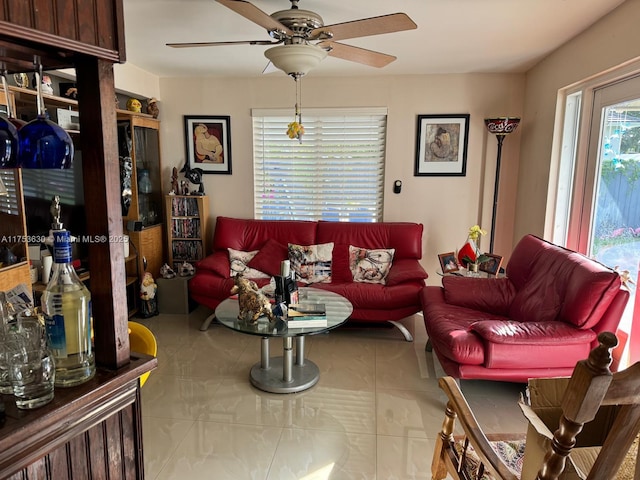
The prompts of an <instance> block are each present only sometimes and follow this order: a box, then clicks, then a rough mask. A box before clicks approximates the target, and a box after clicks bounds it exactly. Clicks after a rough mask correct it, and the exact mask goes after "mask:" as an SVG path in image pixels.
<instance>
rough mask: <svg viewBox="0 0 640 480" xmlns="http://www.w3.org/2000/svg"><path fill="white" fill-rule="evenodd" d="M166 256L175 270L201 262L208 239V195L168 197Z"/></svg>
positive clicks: (166, 198) (205, 252)
mask: <svg viewBox="0 0 640 480" xmlns="http://www.w3.org/2000/svg"><path fill="white" fill-rule="evenodd" d="M165 212H166V215H167V222H166V224H167V225H166V228H167V255H168V263H169V265H170V266H171V267H172V268H173V269H174V270H175V271H176V273H177V272H178V270H179V269H180V265H181V264H182V263H184V262H189V263H191V264H192V265H193V263H194V262H197V261H198V260H202V259H203V258H204V257H205V256H206V255H207V251H208V248H207V244H208V239H209V231H208V228H207V227H208V219H209V198H208V197H207V196H206V195H200V196H197V195H166V196H165Z"/></svg>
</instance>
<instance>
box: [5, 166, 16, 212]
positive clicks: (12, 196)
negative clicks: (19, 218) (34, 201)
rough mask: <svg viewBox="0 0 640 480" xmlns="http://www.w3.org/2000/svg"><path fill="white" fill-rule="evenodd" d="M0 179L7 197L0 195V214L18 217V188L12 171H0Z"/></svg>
mask: <svg viewBox="0 0 640 480" xmlns="http://www.w3.org/2000/svg"><path fill="white" fill-rule="evenodd" d="M0 179H1V180H2V183H3V184H4V186H5V188H6V190H7V193H8V195H0V212H1V213H6V214H7V215H18V213H19V210H18V186H17V185H16V180H15V176H14V170H11V169H7V170H0Z"/></svg>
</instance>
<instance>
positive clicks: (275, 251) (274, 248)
mask: <svg viewBox="0 0 640 480" xmlns="http://www.w3.org/2000/svg"><path fill="white" fill-rule="evenodd" d="M287 258H289V252H288V249H287V246H286V245H283V244H282V243H280V242H278V241H277V240H274V239H273V238H270V239H269V240H267V241H266V242H265V244H264V245H262V247H260V251H259V252H258V253H257V255H256V256H255V257H253V258H252V259H251V261H250V262H249V263H248V264H247V266H248V267H250V268H255V269H256V270H260V271H261V272H264V273H268V274H269V275H271V276H272V277H273V276H275V275H280V264H281V263H282V261H283V260H287Z"/></svg>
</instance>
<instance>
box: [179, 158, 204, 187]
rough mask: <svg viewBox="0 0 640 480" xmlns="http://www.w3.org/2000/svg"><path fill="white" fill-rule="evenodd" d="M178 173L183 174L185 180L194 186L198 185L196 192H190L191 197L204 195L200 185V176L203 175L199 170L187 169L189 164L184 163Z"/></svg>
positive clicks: (202, 185) (201, 184)
mask: <svg viewBox="0 0 640 480" xmlns="http://www.w3.org/2000/svg"><path fill="white" fill-rule="evenodd" d="M180 173H184V176H185V178H186V179H187V180H189V181H190V182H191V183H193V184H195V185H199V188H198V190H197V191H195V190H194V191H193V192H191V195H204V184H203V183H202V174H203V173H204V172H203V170H202V169H201V168H189V163H188V162H187V163H185V164H184V167H182V170H180Z"/></svg>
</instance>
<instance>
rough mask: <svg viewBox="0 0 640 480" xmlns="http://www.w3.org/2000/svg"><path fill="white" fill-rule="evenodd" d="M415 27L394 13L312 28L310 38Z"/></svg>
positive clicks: (366, 33)
mask: <svg viewBox="0 0 640 480" xmlns="http://www.w3.org/2000/svg"><path fill="white" fill-rule="evenodd" d="M217 1H221V0H217ZM232 3H234V2H232ZM415 28H418V26H417V25H416V24H415V23H414V21H413V20H411V19H410V18H409V16H408V15H407V14H406V13H392V14H390V15H382V16H380V17H371V18H363V19H361V20H353V21H352V22H345V23H336V24H333V25H325V26H324V27H319V28H316V29H314V30H312V31H311V33H310V36H309V38H311V39H321V40H323V39H326V40H345V39H347V38H358V37H368V36H370V35H380V34H383V33H393V32H401V31H404V30H413V29H415ZM327 33H328V34H333V35H332V36H330V37H328V38H325V37H324V36H323V34H327Z"/></svg>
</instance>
